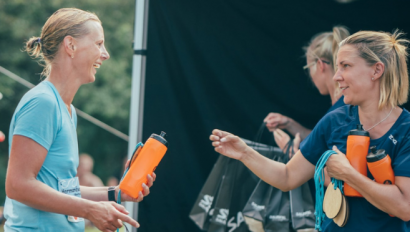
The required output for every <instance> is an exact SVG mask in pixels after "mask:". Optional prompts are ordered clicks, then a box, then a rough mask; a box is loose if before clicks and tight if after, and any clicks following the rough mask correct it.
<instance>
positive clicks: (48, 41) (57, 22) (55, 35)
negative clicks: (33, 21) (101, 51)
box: [25, 8, 101, 76]
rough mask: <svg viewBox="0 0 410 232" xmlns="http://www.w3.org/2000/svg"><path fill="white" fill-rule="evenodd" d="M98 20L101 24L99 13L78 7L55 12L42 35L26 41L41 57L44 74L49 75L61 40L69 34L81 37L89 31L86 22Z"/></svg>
mask: <svg viewBox="0 0 410 232" xmlns="http://www.w3.org/2000/svg"><path fill="white" fill-rule="evenodd" d="M87 21H96V22H98V23H100V24H101V21H100V19H99V18H98V17H97V15H95V14H93V13H90V12H87V11H83V10H80V9H76V8H62V9H59V10H57V11H56V12H54V14H52V15H51V16H50V17H49V18H48V20H47V22H46V23H45V24H44V26H43V29H42V30H41V36H40V37H35V36H34V37H31V38H30V39H29V40H28V41H27V42H26V49H25V50H26V51H27V52H28V54H29V55H30V56H32V57H33V58H40V62H39V63H40V65H42V66H44V70H43V72H42V76H48V75H49V74H50V70H51V63H52V62H53V60H54V58H55V56H56V54H57V52H58V49H59V47H60V44H61V42H62V41H63V40H64V38H65V37H66V36H68V35H70V36H72V37H74V38H81V37H83V36H85V35H87V34H88V33H89V30H88V28H87V27H85V26H84V24H85V23H86V22H87Z"/></svg>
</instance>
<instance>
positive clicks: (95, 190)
mask: <svg viewBox="0 0 410 232" xmlns="http://www.w3.org/2000/svg"><path fill="white" fill-rule="evenodd" d="M127 164H128V162H127ZM127 164H126V165H125V166H127ZM147 178H148V184H147V185H146V184H145V183H143V184H142V188H143V192H139V194H138V198H132V197H131V196H128V195H126V194H125V193H121V201H122V202H124V201H133V202H140V201H142V200H143V199H144V197H145V196H147V195H148V194H149V193H150V189H149V188H150V187H152V185H153V184H154V181H155V178H156V175H155V173H152V175H149V174H148V175H147ZM80 188H81V197H82V198H85V199H88V200H92V201H108V187H87V186H80ZM119 190H120V188H119V186H116V188H115V199H117V196H118V191H119Z"/></svg>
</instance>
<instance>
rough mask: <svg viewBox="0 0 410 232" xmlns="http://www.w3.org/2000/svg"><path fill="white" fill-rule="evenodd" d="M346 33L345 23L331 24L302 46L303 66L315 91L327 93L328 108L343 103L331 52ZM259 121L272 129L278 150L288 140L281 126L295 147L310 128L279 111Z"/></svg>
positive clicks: (307, 133) (334, 50)
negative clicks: (343, 24) (330, 29)
mask: <svg viewBox="0 0 410 232" xmlns="http://www.w3.org/2000/svg"><path fill="white" fill-rule="evenodd" d="M349 35H350V34H349V31H348V30H347V29H346V28H345V27H343V26H337V27H333V32H322V33H319V34H317V35H315V36H314V37H313V38H312V40H311V41H310V42H309V44H308V46H306V47H304V48H303V49H304V50H305V56H306V65H305V66H304V67H303V69H305V70H306V71H307V72H308V75H309V77H310V78H311V80H312V82H313V84H314V85H315V86H316V88H317V89H318V90H319V93H320V94H322V95H329V96H330V100H331V102H332V107H331V108H329V110H328V112H330V111H332V110H334V109H337V108H338V107H340V106H343V105H345V104H344V102H343V97H341V96H342V94H341V92H340V91H339V90H338V87H337V83H336V82H335V81H333V79H332V77H333V76H334V75H335V61H334V57H335V56H334V55H335V54H337V50H338V48H339V47H338V46H334V45H337V44H339V43H340V42H341V41H342V40H343V39H345V38H346V37H348V36H349ZM263 121H264V122H265V123H266V127H267V128H268V129H269V131H272V132H273V135H274V137H275V141H276V144H277V145H278V147H279V148H281V149H282V150H284V149H285V146H286V144H287V143H288V142H289V140H290V137H289V135H288V134H286V133H285V132H284V131H282V129H283V130H286V131H288V132H289V133H290V134H291V135H293V136H294V137H295V140H294V150H295V151H297V150H298V149H299V142H300V141H301V140H304V139H305V138H306V137H307V136H308V135H309V133H310V132H311V129H309V128H306V127H304V126H302V125H301V124H299V123H298V122H296V121H295V120H293V119H292V118H290V117H287V116H285V115H282V114H280V113H269V114H268V115H267V116H266V118H265V119H264V120H263ZM292 155H293V154H292Z"/></svg>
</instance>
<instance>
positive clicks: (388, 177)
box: [366, 146, 394, 217]
mask: <svg viewBox="0 0 410 232" xmlns="http://www.w3.org/2000/svg"><path fill="white" fill-rule="evenodd" d="M366 159H367V167H369V171H370V173H371V174H372V175H373V177H374V180H375V181H376V182H377V183H379V184H394V172H393V168H392V167H391V159H390V156H389V155H388V154H386V151H385V150H384V149H379V150H376V146H373V147H371V148H370V153H369V155H367V157H366ZM389 215H390V217H394V215H391V214H389Z"/></svg>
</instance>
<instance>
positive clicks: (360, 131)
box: [349, 124, 369, 137]
mask: <svg viewBox="0 0 410 232" xmlns="http://www.w3.org/2000/svg"><path fill="white" fill-rule="evenodd" d="M349 135H361V136H367V137H369V132H367V131H365V130H364V129H363V125H362V124H357V128H356V129H353V130H351V131H349Z"/></svg>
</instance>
